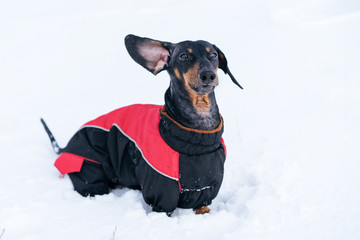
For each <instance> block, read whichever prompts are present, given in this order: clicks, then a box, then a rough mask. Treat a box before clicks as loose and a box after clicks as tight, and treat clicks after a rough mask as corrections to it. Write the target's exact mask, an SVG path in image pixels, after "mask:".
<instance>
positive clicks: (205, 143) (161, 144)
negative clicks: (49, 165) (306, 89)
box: [55, 104, 226, 212]
mask: <svg viewBox="0 0 360 240" xmlns="http://www.w3.org/2000/svg"><path fill="white" fill-rule="evenodd" d="M222 133H223V122H222V121H221V124H220V125H219V127H218V128H217V129H215V130H213V131H201V130H194V129H190V128H186V127H184V126H182V125H180V124H179V123H178V122H176V121H175V120H173V119H172V118H171V117H170V116H168V115H167V113H166V110H165V107H162V106H158V105H140V104H136V105H131V106H128V107H124V108H120V109H117V110H115V111H113V112H110V113H108V114H106V115H103V116H100V117H99V118H96V119H95V120H93V121H90V122H88V123H86V124H85V125H83V126H82V127H81V128H80V130H79V131H78V132H77V133H76V134H75V135H74V136H73V137H72V138H71V140H70V141H69V143H68V145H67V146H66V148H65V149H64V151H63V152H62V154H61V155H60V156H59V157H58V159H57V160H56V162H55V166H56V167H57V168H58V170H59V171H60V172H61V173H62V174H69V176H70V178H71V181H72V183H73V185H74V188H75V190H76V191H77V192H79V193H80V194H81V195H84V196H87V195H96V194H106V193H108V192H109V190H110V189H111V188H114V187H116V186H124V187H129V188H132V189H139V190H141V191H142V194H143V197H144V200H145V202H146V203H147V204H149V205H151V206H152V207H153V210H154V211H158V212H172V211H174V210H175V208H177V207H180V208H201V207H203V206H207V205H210V204H211V201H212V200H213V199H214V198H215V197H216V195H217V194H218V192H219V188H220V185H221V182H222V179H223V172H224V162H225V155H226V149H225V144H224V142H223V139H222V137H221V135H222Z"/></svg>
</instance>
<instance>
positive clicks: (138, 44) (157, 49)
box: [125, 34, 174, 75]
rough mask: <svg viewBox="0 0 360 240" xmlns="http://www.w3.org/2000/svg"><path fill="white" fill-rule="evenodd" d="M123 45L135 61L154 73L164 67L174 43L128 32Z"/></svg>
mask: <svg viewBox="0 0 360 240" xmlns="http://www.w3.org/2000/svg"><path fill="white" fill-rule="evenodd" d="M125 46H126V49H127V51H128V52H129V54H130V56H131V57H132V59H134V61H135V62H137V63H138V64H140V65H141V66H143V67H144V68H146V69H147V70H149V71H150V72H152V73H153V74H154V75H156V74H158V73H159V72H161V71H162V70H164V69H166V67H167V64H168V60H169V58H170V55H171V52H172V49H173V47H174V44H172V43H169V42H161V41H157V40H153V39H150V38H141V37H138V36H135V35H131V34H130V35H127V36H126V37H125Z"/></svg>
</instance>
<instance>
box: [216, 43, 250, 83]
mask: <svg viewBox="0 0 360 240" xmlns="http://www.w3.org/2000/svg"><path fill="white" fill-rule="evenodd" d="M213 47H214V48H215V50H216V51H217V52H218V56H219V68H220V69H222V70H223V71H224V73H225V74H228V75H229V76H230V78H231V80H232V81H233V82H234V83H235V84H236V85H237V86H239V88H241V89H243V87H242V86H241V85H240V84H239V83H238V82H237V81H236V79H235V78H234V76H233V75H232V74H231V72H230V69H229V67H228V65H227V60H226V57H225V54H224V53H223V52H222V51H221V50H220V49H219V48H218V47H217V46H215V45H213Z"/></svg>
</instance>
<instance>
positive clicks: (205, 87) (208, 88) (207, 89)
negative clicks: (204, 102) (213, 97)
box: [190, 84, 216, 95]
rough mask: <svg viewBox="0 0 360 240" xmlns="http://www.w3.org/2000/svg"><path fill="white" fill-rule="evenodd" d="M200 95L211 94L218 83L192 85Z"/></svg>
mask: <svg viewBox="0 0 360 240" xmlns="http://www.w3.org/2000/svg"><path fill="white" fill-rule="evenodd" d="M190 87H191V89H192V90H194V91H195V92H196V93H197V94H199V95H205V94H209V93H211V92H213V91H214V89H215V87H216V85H213V84H202V85H198V86H190Z"/></svg>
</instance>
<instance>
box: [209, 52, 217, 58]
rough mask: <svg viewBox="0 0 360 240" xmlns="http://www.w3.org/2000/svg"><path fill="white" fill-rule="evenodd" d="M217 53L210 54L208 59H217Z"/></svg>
mask: <svg viewBox="0 0 360 240" xmlns="http://www.w3.org/2000/svg"><path fill="white" fill-rule="evenodd" d="M217 56H218V55H217V53H210V55H209V58H210V59H215V58H217Z"/></svg>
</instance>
